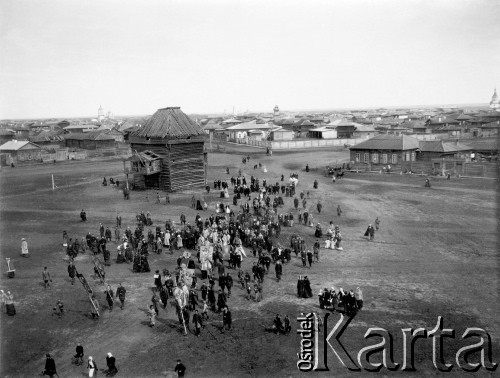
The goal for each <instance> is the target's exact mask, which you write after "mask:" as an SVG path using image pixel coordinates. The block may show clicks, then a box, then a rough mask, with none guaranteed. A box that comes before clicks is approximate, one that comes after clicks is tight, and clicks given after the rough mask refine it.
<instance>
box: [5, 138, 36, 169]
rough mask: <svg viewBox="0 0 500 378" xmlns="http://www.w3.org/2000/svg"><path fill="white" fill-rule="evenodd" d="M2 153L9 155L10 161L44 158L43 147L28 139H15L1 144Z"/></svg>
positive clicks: (29, 160)
mask: <svg viewBox="0 0 500 378" xmlns="http://www.w3.org/2000/svg"><path fill="white" fill-rule="evenodd" d="M0 154H5V155H7V156H8V157H9V159H7V160H8V161H10V162H12V161H15V162H32V161H40V160H42V148H41V147H40V146H39V145H37V144H35V143H32V142H30V141H27V140H16V139H13V140H10V141H8V142H6V143H4V144H2V145H1V146H0ZM2 161H3V159H2ZM9 164H10V163H9Z"/></svg>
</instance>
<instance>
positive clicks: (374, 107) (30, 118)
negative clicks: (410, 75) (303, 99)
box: [0, 103, 489, 122]
mask: <svg viewBox="0 0 500 378" xmlns="http://www.w3.org/2000/svg"><path fill="white" fill-rule="evenodd" d="M278 107H279V106H278ZM471 107H489V103H469V104H435V105H405V106H403V105H400V106H364V107H342V108H304V109H295V110H290V109H284V110H281V109H280V110H279V111H280V112H288V113H301V112H332V111H347V110H349V111H353V110H356V111H358V110H359V111H363V110H374V109H387V110H390V109H412V108H422V109H429V108H458V109H460V108H471ZM163 108H164V107H161V108H158V109H157V110H159V109H163ZM180 108H181V110H182V107H180ZM153 113H154V112H153ZM153 113H150V114H149V113H148V114H120V115H115V117H121V118H126V117H128V118H130V117H145V116H149V115H152V114H153ZM245 113H269V114H271V113H273V111H272V110H271V111H261V110H247V111H245V112H243V113H231V112H229V113H227V112H190V113H186V114H188V115H189V114H201V115H212V114H226V115H231V114H233V115H241V114H245ZM67 118H69V119H73V118H91V119H93V118H97V117H95V116H58V117H56V116H54V117H29V118H2V119H0V122H5V121H31V120H35V119H36V120H46V119H62V120H64V119H67Z"/></svg>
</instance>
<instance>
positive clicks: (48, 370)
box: [43, 353, 59, 377]
mask: <svg viewBox="0 0 500 378" xmlns="http://www.w3.org/2000/svg"><path fill="white" fill-rule="evenodd" d="M46 357H47V358H46V360H45V369H44V371H43V375H48V376H49V377H53V376H54V375H57V376H58V377H59V374H57V370H56V362H55V361H54V359H53V358H52V356H51V355H50V354H48V353H47V354H46Z"/></svg>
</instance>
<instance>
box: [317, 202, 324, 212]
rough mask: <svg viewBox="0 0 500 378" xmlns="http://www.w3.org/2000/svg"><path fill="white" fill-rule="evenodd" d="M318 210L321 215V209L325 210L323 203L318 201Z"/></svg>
mask: <svg viewBox="0 0 500 378" xmlns="http://www.w3.org/2000/svg"><path fill="white" fill-rule="evenodd" d="M316 208H317V209H318V213H321V209H322V208H323V205H322V204H321V202H319V201H318V204H317V205H316Z"/></svg>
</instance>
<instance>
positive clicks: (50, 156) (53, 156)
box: [42, 148, 68, 163]
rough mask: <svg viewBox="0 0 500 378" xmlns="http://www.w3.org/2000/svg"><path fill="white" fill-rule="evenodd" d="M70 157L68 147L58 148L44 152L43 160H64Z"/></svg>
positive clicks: (45, 161)
mask: <svg viewBox="0 0 500 378" xmlns="http://www.w3.org/2000/svg"><path fill="white" fill-rule="evenodd" d="M66 159H68V149H67V148H63V149H60V150H56V151H55V152H52V153H50V152H42V161H43V162H44V163H47V162H52V161H54V160H55V161H63V160H66Z"/></svg>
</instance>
